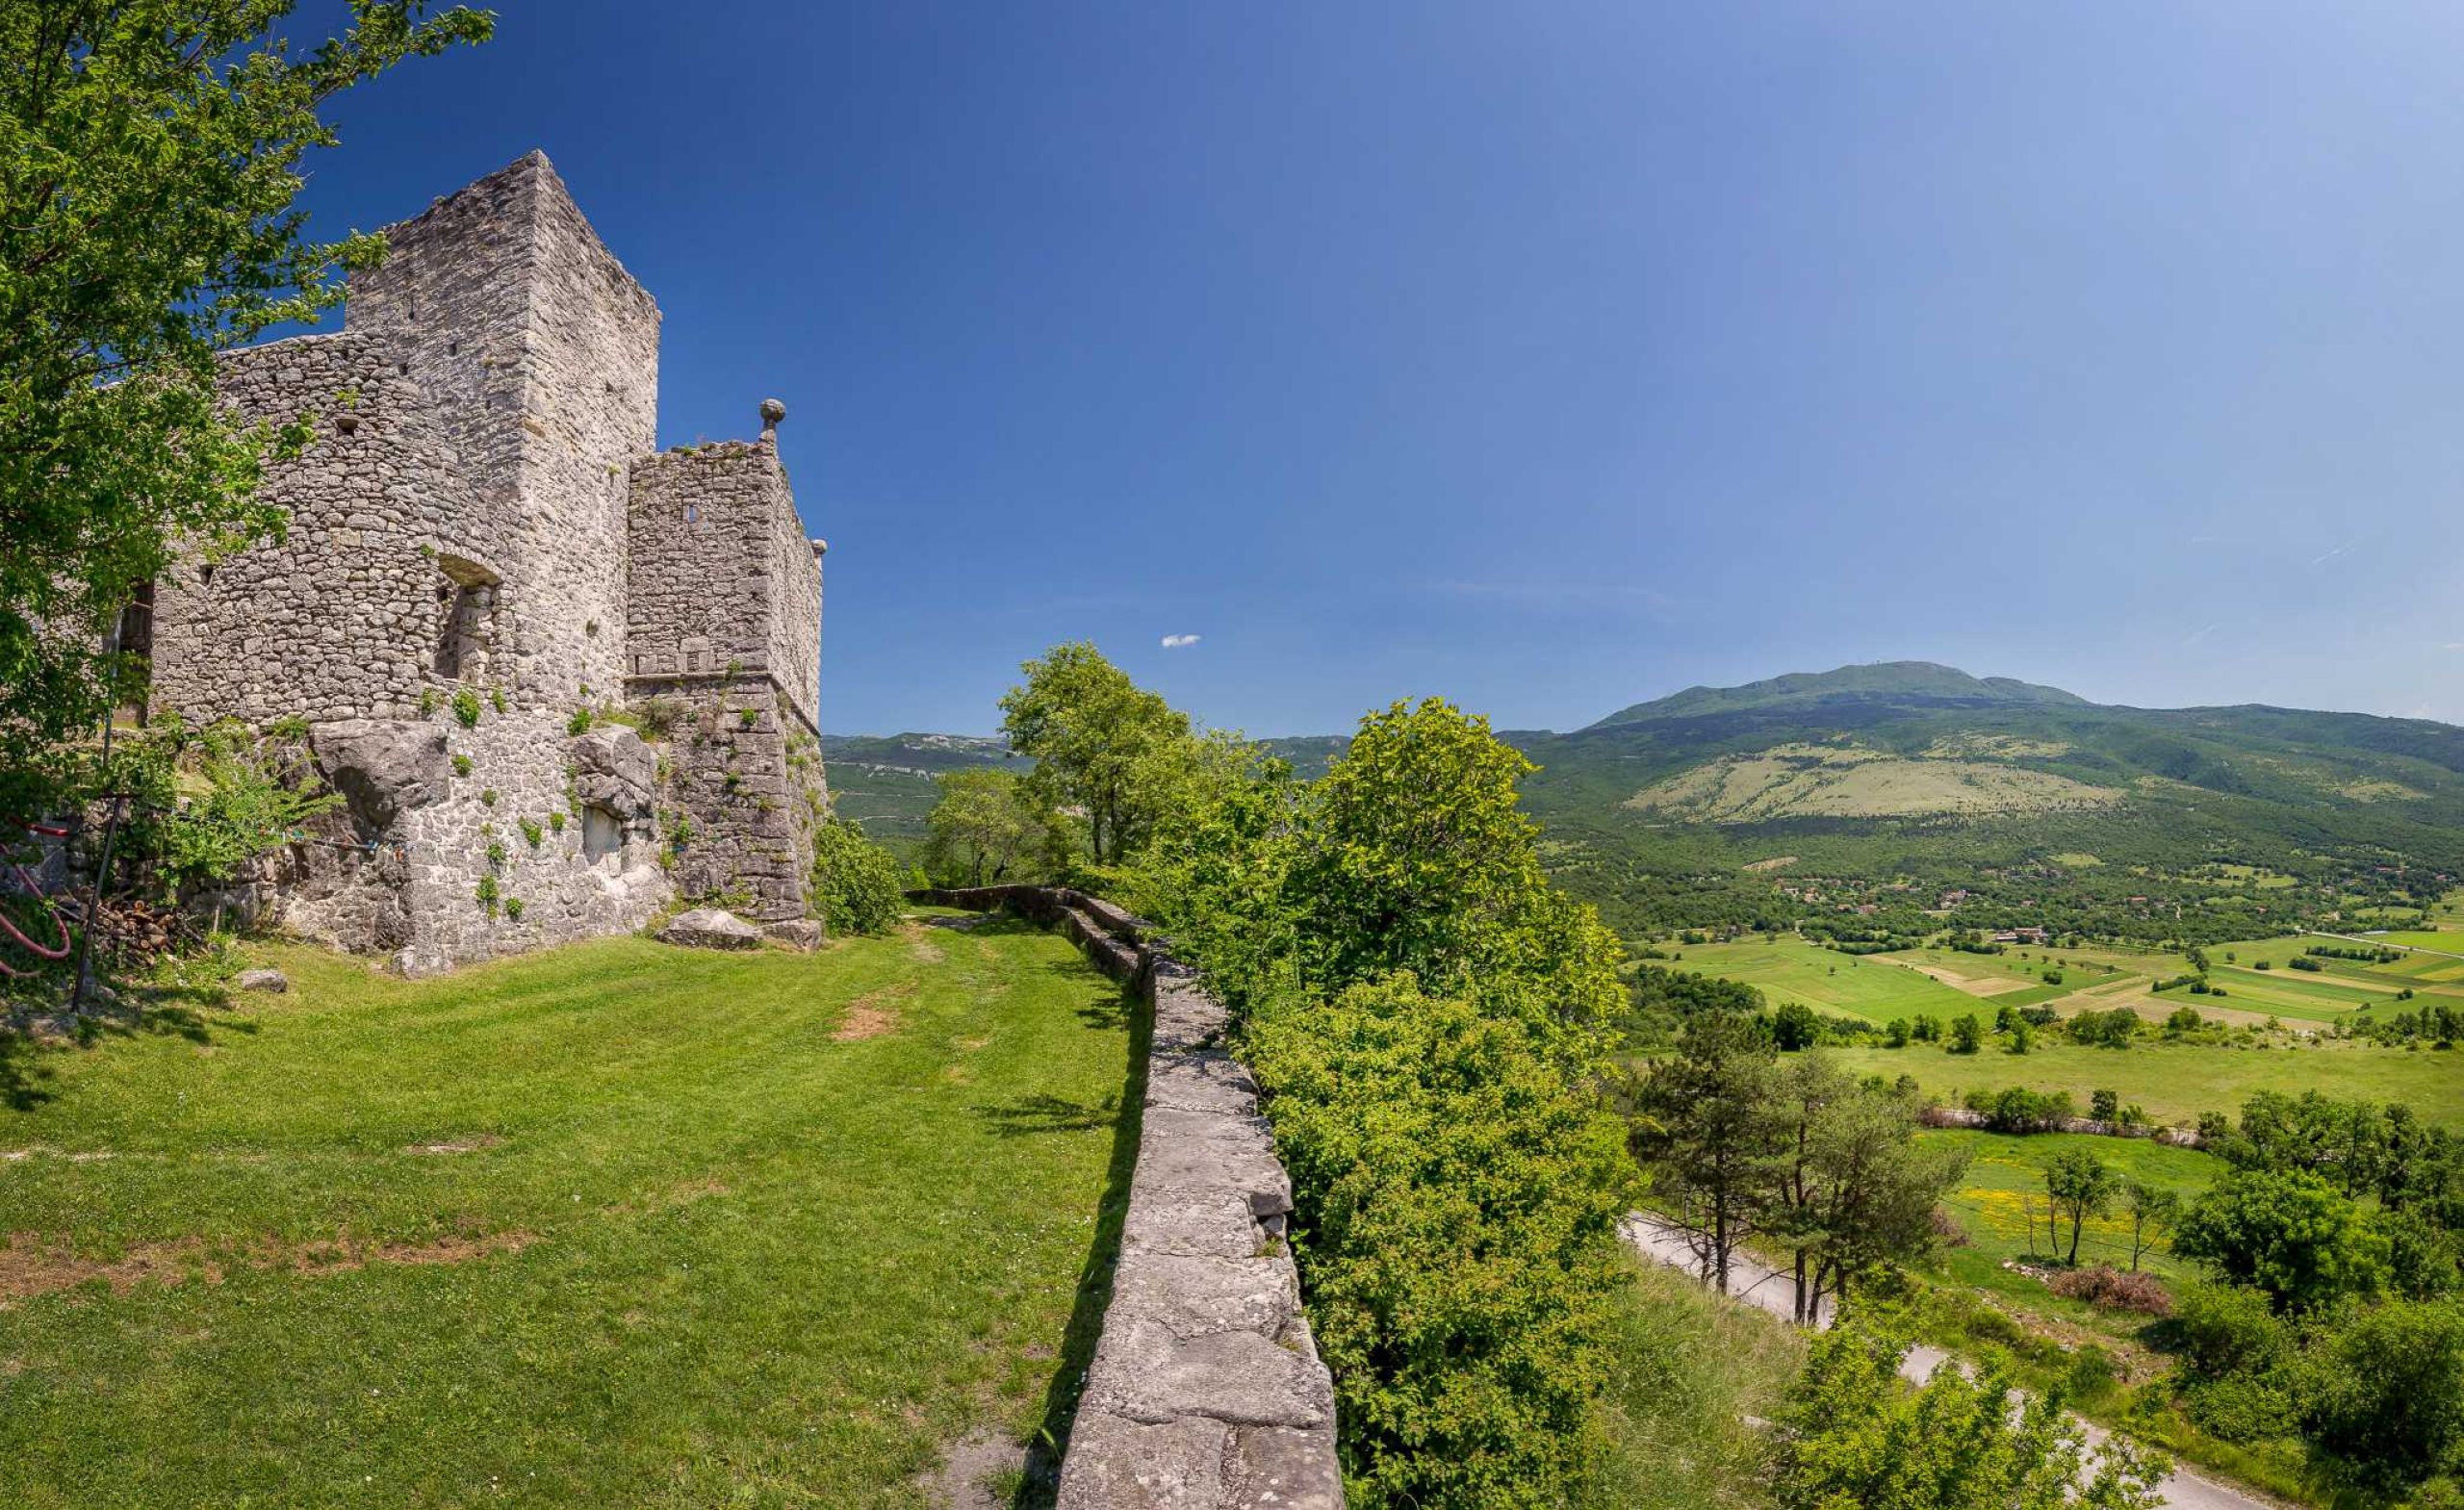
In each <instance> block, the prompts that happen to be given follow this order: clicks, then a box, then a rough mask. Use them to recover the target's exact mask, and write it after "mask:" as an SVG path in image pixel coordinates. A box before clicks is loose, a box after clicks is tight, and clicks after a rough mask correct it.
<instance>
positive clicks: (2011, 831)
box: [824, 661, 2464, 940]
mask: <svg viewBox="0 0 2464 1510" xmlns="http://www.w3.org/2000/svg"><path fill="white" fill-rule="evenodd" d="M1504 737H1505V738H1507V739H1508V740H1509V741H1511V742H1512V743H1514V744H1516V745H1517V746H1519V747H1520V748H1521V749H1523V750H1524V752H1525V753H1526V754H1527V755H1530V757H1531V758H1532V759H1533V760H1534V761H1536V762H1537V763H1538V764H1539V765H1540V767H1541V769H1540V772H1539V774H1537V775H1536V776H1534V777H1532V778H1531V779H1530V781H1528V782H1527V785H1526V789H1525V800H1526V802H1527V805H1528V806H1529V807H1530V809H1531V810H1532V812H1533V813H1534V814H1536V815H1537V816H1538V817H1539V818H1540V819H1541V821H1542V822H1543V824H1544V825H1545V826H1546V827H1547V829H1548V837H1549V841H1550V858H1551V862H1552V864H1553V865H1554V866H1555V867H1556V868H1557V871H1558V874H1559V876H1560V877H1561V879H1562V880H1563V881H1564V882H1565V883H1566V884H1567V885H1568V886H1569V887H1571V888H1573V889H1575V890H1577V891H1578V892H1579V893H1581V894H1582V895H1584V896H1586V897H1588V898H1590V899H1591V900H1593V901H1594V902H1596V903H1598V904H1599V905H1600V906H1601V907H1602V909H1604V912H1605V913H1606V915H1607V916H1608V918H1609V920H1610V921H1611V922H1612V923H1614V924H1615V925H1616V926H1617V927H1618V928H1619V929H1621V930H1622V931H1624V932H1626V933H1628V934H1648V933H1656V932H1664V931H1667V930H1671V929H1679V928H1700V927H1716V926H1722V925H1732V924H1742V923H1754V922H1764V923H1769V922H1785V921H1792V920H1797V919H1802V918H1805V917H1809V916H1814V917H1832V918H1836V917H1837V916H1838V914H1840V913H1841V912H1843V911H1845V912H1846V913H1848V914H1850V915H1853V916H1857V917H1873V918H1880V919H1882V920H1883V921H1882V922H1880V923H1877V924H1874V925H1873V926H1874V927H1875V928H1877V929H1886V928H1887V927H1888V926H1889V923H1890V920H1891V918H1892V916H1893V915H1894V914H1896V915H1899V916H1900V917H1901V918H1902V919H1903V920H1905V919H1906V918H1907V915H1908V914H1912V913H1914V912H1921V911H1931V912H1935V913H1942V912H1944V911H1946V910H1950V909H1945V908H1943V906H1942V905H1941V904H1942V902H1943V899H1944V897H1945V895H1946V894H1949V893H1961V894H1962V895H1960V896H1958V897H1956V898H1954V899H1953V901H1954V907H1955V908H1963V909H1965V910H1963V911H1961V912H1959V914H1958V920H1959V921H1960V922H1961V923H1963V924H1966V923H1969V922H1974V923H1975V924H1976V925H1977V926H1996V927H1999V926H2009V925H2012V924H2017V923H2025V922H2031V921H2033V922H2040V923H2047V924H2048V925H2049V926H2056V927H2078V928H2082V929H2085V930H2086V931H2089V932H2094V933H2101V934H2115V935H2136V936H2145V937H2148V938H2150V939H2151V940H2152V939H2156V938H2161V937H2168V936H2171V935H2172V934H2174V933H2175V932H2176V931H2177V930H2178V931H2179V932H2180V933H2181V934H2183V935H2184V936H2186V937H2189V938H2192V939H2197V938H2201V937H2210V938H2230V937H2243V936H2249V935H2251V934H2265V933H2270V932H2273V931H2276V930H2277V929H2278V928H2279V927H2280V926H2282V924H2283V923H2284V922H2286V921H2287V920H2290V919H2300V920H2305V921H2314V922H2343V923H2354V922H2364V923H2368V922H2377V921H2390V922H2398V923H2401V922H2408V921H2412V920H2414V919H2415V918H2417V917H2418V916H2419V915H2420V912H2421V909H2423V908H2425V906H2426V905H2427V904H2428V902H2429V901H2430V900H2431V899H2432V898H2434V897H2435V896H2436V895H2437V894H2438V893H2439V892H2440V891H2441V890H2442V889H2444V888H2445V886H2446V885H2447V884H2448V878H2450V877H2451V876H2455V875H2464V729H2457V728H2455V727H2453V726H2451V725H2447V724H2440V723H2435V722H2431V721H2429V720H2425V719H2399V718H2381V717H2376V716H2373V715H2370V714H2362V713H2325V712H2311V711H2305V710H2300V709H2294V708H2279V707H2269V706H2263V705H2257V704H2243V705H2238V706H2229V707H2197V708H2135V707H2124V706H2117V705H2110V704H2096V703H2091V702H2089V701H2087V700H2086V699H2084V698H2081V697H2079V696H2077V695H2076V694H2073V693H2070V692H2066V691H2064V690H2062V689H2060V688H2058V687H2047V686H2040V685H2037V684H2034V683H2030V682H2025V681H2017V680H2014V679H2011V678H2002V677H1983V678H1980V677H1974V676H1970V675H1968V674H1967V673H1965V672H1963V671H1959V670H1955V669H1953V668H1951V667H1948V666H1938V665H1934V664H1932V663H1929V662H1924V661H1894V662H1886V663H1882V664H1878V665H1865V666H1844V667H1840V668H1838V669H1836V670H1834V671H1828V672H1821V673H1814V674H1796V675H1790V676H1784V677H1776V678H1771V679H1769V680H1766V681H1758V682H1753V683H1749V684H1747V685H1744V686H1738V687H1689V688H1687V689H1686V690H1684V691H1682V692H1679V693H1675V694H1673V695H1671V696H1669V697H1665V698H1661V699H1658V700H1656V701H1655V702H1649V703H1638V704H1632V705H1630V706H1628V707H1624V708H1621V709H1619V710H1618V711H1617V712H1615V713H1612V714H1610V715H1608V716H1607V717H1606V718H1604V719H1602V720H1600V721H1599V722H1598V723H1596V724H1593V725H1591V726H1589V727H1588V728H1584V729H1577V730H1574V731H1572V732H1568V733H1553V732H1549V731H1511V732H1508V733H1506V734H1505V736H1504ZM1270 745H1271V746H1272V747H1273V748H1274V749H1275V750H1276V752H1277V753H1278V754H1280V755H1284V757H1285V758H1287V759H1290V760H1292V761H1293V762H1294V764H1295V766H1296V768H1298V769H1299V771H1300V774H1302V775H1304V776H1308V775H1315V774H1317V773H1318V772H1320V771H1322V769H1323V768H1324V764H1325V762H1326V761H1327V760H1328V759H1330V758H1331V757H1332V756H1333V755H1334V754H1336V753H1337V752H1339V751H1340V750H1341V748H1342V745H1343V739H1342V736H1340V735H1321V736H1312V737H1304V738H1291V739H1281V740H1274V741H1270ZM824 751H825V754H826V755H827V757H828V759H829V761H830V780H831V785H832V788H833V790H834V792H835V793H836V794H837V795H838V797H839V799H840V801H841V804H842V810H843V811H846V812H848V813H850V814H851V815H853V816H856V817H859V818H860V819H862V820H863V821H864V823H865V825H866V828H867V830H868V831H869V832H872V833H873V834H874V835H875V836H876V837H879V838H882V839H884V840H886V841H887V842H889V843H891V844H892V845H893V846H903V845H906V844H909V843H911V842H913V841H915V840H916V839H919V838H920V837H921V835H922V833H923V819H924V814H925V813H926V812H928V811H929V810H930V809H931V807H932V804H933V801H934V795H935V794H934V788H933V784H932V780H933V776H934V775H935V774H936V773H937V772H938V771H942V770H947V769H952V768H955V767H959V766H964V765H971V764H988V763H998V762H1005V761H1012V760H1014V757H1012V756H1010V755H1008V753H1007V751H1006V749H1005V747H1004V746H1003V745H1002V744H1001V743H1000V741H998V740H997V739H984V738H970V737H966V736H961V735H947V734H901V735H897V736H895V737H892V738H886V739H882V738H853V737H846V736H840V737H836V738H831V739H826V740H825V741H824ZM1867 909H1870V910H1867ZM1834 926H1835V928H1836V926H1837V925H1836V924H1835V925H1834ZM1903 926H1904V927H1913V926H1914V924H1913V923H1912V922H1907V921H1904V922H1903ZM1931 926H1939V921H1938V920H1936V921H1935V922H1934V923H1933V924H1932V925H1931Z"/></svg>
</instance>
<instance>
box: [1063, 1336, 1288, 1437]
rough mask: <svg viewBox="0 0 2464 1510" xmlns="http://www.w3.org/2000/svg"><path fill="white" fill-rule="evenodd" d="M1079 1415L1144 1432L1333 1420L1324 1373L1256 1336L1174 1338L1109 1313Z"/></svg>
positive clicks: (1267, 1340)
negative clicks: (1106, 1416)
mask: <svg viewBox="0 0 2464 1510" xmlns="http://www.w3.org/2000/svg"><path fill="white" fill-rule="evenodd" d="M1081 1408H1082V1409H1088V1408H1091V1409H1094V1410H1098V1411H1108V1412H1110V1413H1112V1414H1113V1415H1116V1416H1120V1417H1124V1418H1126V1419H1128V1420H1136V1421H1144V1422H1148V1423H1150V1424H1153V1423H1160V1422H1163V1421H1168V1420H1180V1419H1182V1418H1183V1417H1187V1416H1206V1417H1210V1418H1212V1419H1214V1420H1219V1421H1223V1422H1225V1423H1227V1424H1230V1425H1234V1426H1296V1427H1309V1426H1318V1425H1322V1424H1323V1423H1325V1422H1326V1421H1328V1420H1333V1419H1334V1411H1335V1392H1334V1385H1333V1383H1332V1381H1330V1380H1329V1379H1328V1378H1327V1375H1326V1370H1325V1369H1324V1367H1323V1366H1322V1365H1321V1364H1320V1363H1319V1362H1318V1360H1317V1359H1316V1358H1315V1357H1314V1356H1305V1355H1303V1354H1301V1353H1298V1352H1295V1351H1293V1350H1292V1349H1291V1348H1288V1347H1285V1346H1282V1345H1281V1344H1277V1343H1275V1342H1273V1341H1271V1340H1270V1339H1268V1338H1264V1337H1260V1336H1259V1335H1258V1334H1257V1333H1255V1332H1211V1333H1208V1334H1206V1335H1205V1336H1201V1337H1192V1338H1186V1339H1184V1338H1179V1337H1175V1336H1173V1335H1172V1332H1171V1330H1170V1329H1169V1328H1168V1327H1166V1326H1164V1325H1162V1324H1161V1323H1158V1322H1153V1321H1138V1320H1132V1321H1130V1322H1129V1323H1128V1324H1126V1325H1122V1324H1117V1323H1116V1322H1115V1321H1114V1319H1113V1318H1112V1317H1111V1316H1110V1314H1109V1313H1108V1314H1107V1315H1106V1318H1105V1325H1104V1336H1103V1340H1102V1341H1101V1342H1099V1343H1098V1344H1096V1345H1095V1364H1094V1367H1093V1368H1092V1369H1089V1370H1088V1374H1087V1394H1086V1397H1085V1402H1084V1404H1083V1405H1082V1406H1081Z"/></svg>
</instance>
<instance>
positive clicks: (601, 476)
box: [347, 152, 659, 711]
mask: <svg viewBox="0 0 2464 1510" xmlns="http://www.w3.org/2000/svg"><path fill="white" fill-rule="evenodd" d="M385 234H386V238H387V240H388V242H389V243H391V246H392V252H391V254H390V255H389V256H388V257H387V258H386V261H385V263H384V265H383V266H382V267H380V268H376V269H371V270H369V271H366V272H362V273H359V274H357V275H355V276H354V277H353V278H352V280H351V285H350V291H349V292H350V296H349V303H348V306H347V315H348V320H349V328H350V329H352V330H354V331H369V332H381V333H382V334H383V335H384V336H385V338H386V339H387V341H388V342H389V343H390V344H391V345H392V346H393V347H394V348H395V349H396V350H398V353H399V356H400V361H401V362H402V364H403V365H405V366H406V367H407V368H408V369H409V371H410V373H411V375H414V376H418V377H420V378H421V379H422V380H423V382H424V385H425V387H426V389H427V392H428V395H429V397H430V399H431V401H432V402H433V403H435V404H436V406H437V408H438V411H439V416H440V420H441V423H442V427H443V428H444V430H445V431H446V433H447V434H448V436H449V438H450V439H451V440H452V442H453V444H454V446H455V447H456V448H457V449H458V451H459V452H460V454H461V457H462V461H463V464H464V467H465V469H466V472H467V473H468V475H469V476H470V478H471V482H472V487H473V491H474V492H475V494H476V495H477V497H478V498H479V499H480V501H481V503H482V505H483V506H484V508H485V510H486V514H485V519H486V522H487V527H488V530H489V538H490V541H491V543H492V546H493V549H494V551H495V554H496V555H497V556H498V557H499V560H498V562H497V563H496V564H497V566H498V570H499V571H500V572H501V576H502V577H503V583H502V590H501V609H500V613H501V619H502V622H503V625H504V629H503V639H504V645H505V650H506V653H507V654H506V661H505V664H504V666H503V675H502V677H501V678H500V679H501V680H502V681H503V683H504V684H505V686H506V688H507V690H508V691H509V693H510V694H511V695H512V696H513V697H514V698H515V700H516V701H517V702H519V703H521V704H523V705H524V706H528V707H553V708H560V709H564V710H567V711H570V710H571V709H572V708H573V707H574V706H575V705H577V704H578V703H579V702H580V701H582V694H581V691H580V689H581V688H582V687H583V686H585V685H586V686H589V687H591V688H593V689H594V693H597V692H602V691H604V690H607V689H612V688H613V687H615V686H616V685H617V683H618V678H620V676H621V675H622V669H623V667H624V665H625V653H624V644H623V635H624V620H625V606H624V590H625V566H624V550H625V526H624V511H625V504H626V498H627V485H626V469H627V467H628V466H629V463H630V462H631V460H632V459H633V458H634V457H635V456H637V455H641V454H643V453H645V452H647V451H649V450H650V449H651V448H652V447H653V446H655V444H656V431H657V402H658V326H659V316H658V307H657V305H656V304H655V302H654V301H653V300H652V298H651V296H650V294H647V293H646V292H644V291H643V289H642V287H641V286H640V285H639V284H638V283H635V282H634V281H633V279H632V278H631V277H630V276H629V274H627V273H626V271H625V269H624V268H623V267H622V266H621V265H619V264H618V263H617V261H616V259H615V258H614V257H613V256H612V255H610V254H609V253H608V251H607V249H606V248H605V247H604V246H603V245H602V244H601V243H600V241H599V238H598V237H597V236H596V235H595V234H594V233H593V232H592V231H591V229H590V226H589V224H588V222H587V221H586V220H584V219H583V218H582V215H581V211H580V210H579V209H578V207H577V206H576V205H575V204H574V202H573V197H572V195H571V194H570V193H568V192H566V189H565V186H564V183H563V181H562V180H561V179H560V178H558V177H557V175H556V172H555V169H554V168H553V167H552V166H549V164H548V160H547V158H546V157H545V156H543V155H542V154H539V153H536V152H534V153H531V154H530V155H529V156H527V157H525V158H523V159H522V160H521V161H519V162H517V163H514V164H513V165H511V166H508V167H505V168H503V169H501V170H500V171H498V172H496V173H492V174H490V175H489V176H488V177H486V178H483V179H481V180H479V181H478V182H477V183H475V184H473V185H471V186H470V187H469V188H466V189H464V190H462V191H460V192H456V193H454V194H451V195H449V196H447V197H446V198H443V199H440V200H438V201H437V202H436V203H435V204H434V205H433V206H431V207H430V208H429V209H428V210H427V212H426V213H425V214H424V215H421V216H419V217H418V218H415V219H411V220H407V221H404V222H402V223H401V224H399V225H395V226H391V227H388V228H387V230H386V233H385Z"/></svg>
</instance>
